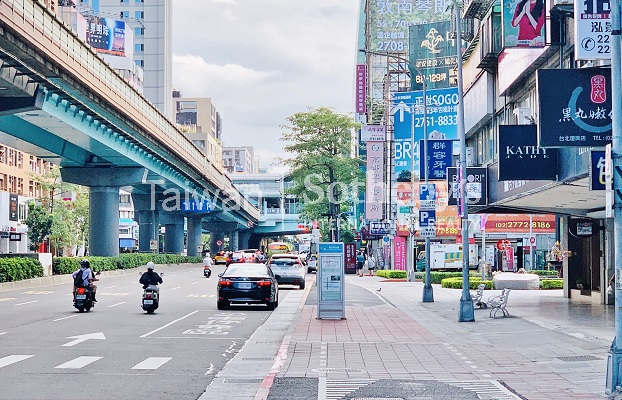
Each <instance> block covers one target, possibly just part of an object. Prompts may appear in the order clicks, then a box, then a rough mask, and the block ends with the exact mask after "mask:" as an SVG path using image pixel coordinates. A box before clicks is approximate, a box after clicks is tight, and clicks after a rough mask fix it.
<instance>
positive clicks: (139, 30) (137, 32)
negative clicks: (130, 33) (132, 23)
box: [134, 28, 145, 36]
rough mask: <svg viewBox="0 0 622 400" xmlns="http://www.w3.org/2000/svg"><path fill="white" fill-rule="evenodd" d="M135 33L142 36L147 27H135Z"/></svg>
mask: <svg viewBox="0 0 622 400" xmlns="http://www.w3.org/2000/svg"><path fill="white" fill-rule="evenodd" d="M134 34H135V35H136V36H142V35H144V34H145V28H134Z"/></svg>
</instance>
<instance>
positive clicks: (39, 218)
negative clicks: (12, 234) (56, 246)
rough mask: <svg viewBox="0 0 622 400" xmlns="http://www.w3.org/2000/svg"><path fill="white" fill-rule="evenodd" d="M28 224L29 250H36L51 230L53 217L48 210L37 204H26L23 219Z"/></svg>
mask: <svg viewBox="0 0 622 400" xmlns="http://www.w3.org/2000/svg"><path fill="white" fill-rule="evenodd" d="M24 222H25V223H26V225H28V239H29V240H30V243H31V245H30V250H33V251H34V250H37V249H38V247H39V245H40V244H41V243H43V241H44V240H45V238H46V237H47V236H48V235H49V234H50V232H51V231H52V223H53V222H54V220H53V217H52V216H51V215H50V213H49V212H48V210H47V209H46V208H45V207H43V206H41V205H38V204H35V203H30V204H28V217H27V218H26V221H24Z"/></svg>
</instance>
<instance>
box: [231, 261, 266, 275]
mask: <svg viewBox="0 0 622 400" xmlns="http://www.w3.org/2000/svg"><path fill="white" fill-rule="evenodd" d="M266 275H268V271H267V270H266V267H265V265H262V264H241V265H235V264H231V265H230V266H229V267H228V268H227V270H226V271H225V273H224V274H223V276H266Z"/></svg>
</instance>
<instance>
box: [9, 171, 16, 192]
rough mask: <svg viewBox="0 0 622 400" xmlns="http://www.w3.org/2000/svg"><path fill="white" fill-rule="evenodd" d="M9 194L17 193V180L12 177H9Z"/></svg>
mask: <svg viewBox="0 0 622 400" xmlns="http://www.w3.org/2000/svg"><path fill="white" fill-rule="evenodd" d="M9 192H10V193H16V192H17V179H15V177H14V176H13V175H9Z"/></svg>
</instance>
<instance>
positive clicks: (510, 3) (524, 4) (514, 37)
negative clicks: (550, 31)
mask: <svg viewBox="0 0 622 400" xmlns="http://www.w3.org/2000/svg"><path fill="white" fill-rule="evenodd" d="M502 8H503V11H502V13H501V17H502V19H503V47H506V48H507V47H544V42H545V41H544V38H545V36H544V26H545V22H546V7H545V1H544V0H535V1H533V0H502Z"/></svg>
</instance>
